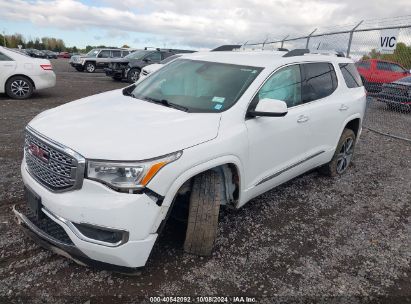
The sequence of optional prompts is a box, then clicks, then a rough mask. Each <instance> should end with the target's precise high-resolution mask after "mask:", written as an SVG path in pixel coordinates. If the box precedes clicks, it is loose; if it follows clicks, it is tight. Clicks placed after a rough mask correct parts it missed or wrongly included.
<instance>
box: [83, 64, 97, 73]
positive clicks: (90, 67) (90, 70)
mask: <svg viewBox="0 0 411 304" xmlns="http://www.w3.org/2000/svg"><path fill="white" fill-rule="evenodd" d="M84 67H85V69H86V71H87V73H94V72H95V71H96V65H95V64H94V62H86V64H85V66H84Z"/></svg>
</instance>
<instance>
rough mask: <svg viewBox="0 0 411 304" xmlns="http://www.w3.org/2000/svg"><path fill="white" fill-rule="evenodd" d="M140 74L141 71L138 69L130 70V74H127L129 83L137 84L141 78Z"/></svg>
mask: <svg viewBox="0 0 411 304" xmlns="http://www.w3.org/2000/svg"><path fill="white" fill-rule="evenodd" d="M140 72H141V70H139V69H137V68H132V69H130V71H128V74H127V81H128V82H129V83H134V82H136V81H137V80H138V79H139V78H140Z"/></svg>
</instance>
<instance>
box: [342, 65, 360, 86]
mask: <svg viewBox="0 0 411 304" xmlns="http://www.w3.org/2000/svg"><path fill="white" fill-rule="evenodd" d="M339 66H340V69H341V72H342V74H343V77H344V80H345V83H346V85H347V87H349V88H357V87H361V86H362V81H361V76H360V74H358V71H357V69H356V68H355V65H354V63H340V64H339Z"/></svg>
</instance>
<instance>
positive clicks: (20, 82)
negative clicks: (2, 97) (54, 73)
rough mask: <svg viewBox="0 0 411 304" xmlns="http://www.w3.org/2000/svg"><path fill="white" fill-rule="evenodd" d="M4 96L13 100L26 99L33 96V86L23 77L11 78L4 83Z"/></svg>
mask: <svg viewBox="0 0 411 304" xmlns="http://www.w3.org/2000/svg"><path fill="white" fill-rule="evenodd" d="M6 94H7V95H8V96H9V97H10V98H14V99H26V98H29V97H30V96H31V95H32V94H33V84H32V83H31V81H30V79H28V78H27V77H24V76H14V77H11V78H10V79H9V80H8V81H7V83H6Z"/></svg>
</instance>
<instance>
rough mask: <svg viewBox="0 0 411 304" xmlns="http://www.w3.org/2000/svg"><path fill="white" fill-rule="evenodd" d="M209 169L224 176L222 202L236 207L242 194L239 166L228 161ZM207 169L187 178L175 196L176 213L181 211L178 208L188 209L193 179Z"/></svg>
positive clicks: (173, 203) (173, 207)
mask: <svg viewBox="0 0 411 304" xmlns="http://www.w3.org/2000/svg"><path fill="white" fill-rule="evenodd" d="M209 170H213V171H216V172H218V173H219V174H221V175H222V176H223V180H224V188H223V191H224V194H223V197H222V200H221V204H222V205H226V206H228V207H235V206H236V205H237V203H238V200H239V196H240V174H239V170H238V168H237V166H236V165H235V164H233V163H227V164H223V165H219V166H216V167H213V168H209V169H207V170H205V171H209ZM205 171H202V172H200V173H197V174H196V175H194V176H192V177H191V178H189V179H188V180H186V181H185V182H184V184H183V185H182V186H181V187H180V188H179V190H178V191H177V193H176V195H175V196H174V199H173V202H172V206H171V209H172V211H173V212H174V213H175V211H176V210H177V212H179V211H178V210H180V211H181V209H183V210H184V209H186V211H187V210H188V205H189V199H190V194H191V188H192V185H193V181H194V179H195V178H196V177H197V176H199V175H201V174H202V173H204V172H205ZM180 214H181V213H180ZM186 215H188V213H186Z"/></svg>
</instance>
